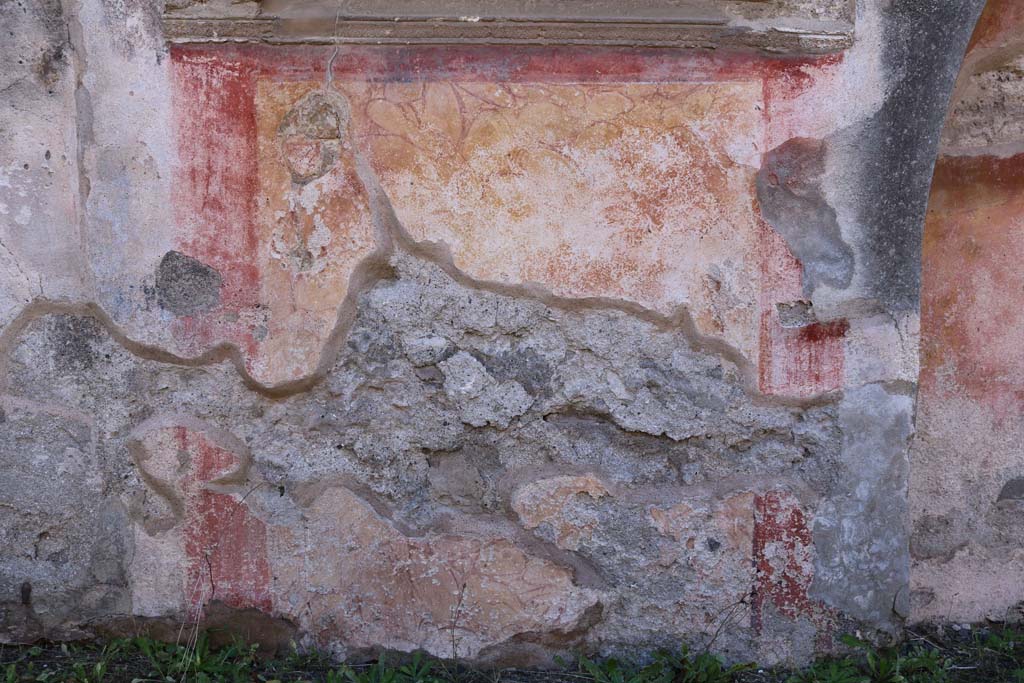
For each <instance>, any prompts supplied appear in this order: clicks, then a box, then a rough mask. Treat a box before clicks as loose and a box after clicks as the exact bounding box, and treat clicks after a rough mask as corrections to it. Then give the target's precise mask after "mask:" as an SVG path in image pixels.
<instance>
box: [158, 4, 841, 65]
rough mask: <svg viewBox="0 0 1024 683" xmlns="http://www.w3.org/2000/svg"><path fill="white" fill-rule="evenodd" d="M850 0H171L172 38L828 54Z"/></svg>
mask: <svg viewBox="0 0 1024 683" xmlns="http://www.w3.org/2000/svg"><path fill="white" fill-rule="evenodd" d="M852 14H853V13H852V11H851V7H850V2H849V0H824V1H822V2H813V3H811V2H806V0H730V1H714V0H645V1H642V2H622V1H621V0H619V1H616V0H569V1H566V0H454V1H445V0H376V1H374V0H309V1H307V2H298V1H296V0H260V1H258V2H230V1H229V0H209V1H203V0H168V2H167V6H166V10H165V12H164V15H163V24H164V32H165V35H166V36H167V38H168V40H170V41H172V42H221V41H224V42H260V43H282V44H291V43H308V44H324V43H338V44H343V43H348V44H353V43H355V44H391V45H394V44H397V45H413V44H416V45H449V44H454V45H481V44H482V45H502V44H504V45H510V44H511V45H606V46H630V47H671V48H706V49H711V48H747V49H756V50H762V51H765V52H772V53H781V54H787V53H794V54H797V53H799V54H821V53H829V52H836V51H839V50H842V49H845V48H847V47H849V46H850V44H851V43H852V38H853V23H852Z"/></svg>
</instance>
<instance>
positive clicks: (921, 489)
mask: <svg viewBox="0 0 1024 683" xmlns="http://www.w3.org/2000/svg"><path fill="white" fill-rule="evenodd" d="M1022 258H1024V7H1021V5H1020V4H1019V3H1015V2H1000V1H998V0H992V1H990V2H989V3H988V4H987V6H986V8H985V10H984V13H983V14H982V17H981V19H979V22H978V26H977V29H976V31H975V34H974V37H973V38H972V41H971V48H970V52H969V53H968V56H967V58H966V60H965V62H964V67H963V70H962V72H961V74H960V76H959V79H958V83H957V90H956V95H955V96H954V98H953V101H952V103H951V106H950V113H949V118H948V119H947V121H946V125H945V129H944V131H943V138H942V150H941V154H940V156H939V159H938V162H937V165H936V170H935V180H934V183H933V185H932V194H931V200H930V204H929V211H928V220H927V224H926V228H925V243H924V261H923V263H924V278H923V289H922V294H923V299H922V321H921V359H922V367H921V390H920V398H919V401H920V405H919V413H918V436H917V439H916V441H915V444H914V449H913V456H912V463H913V475H912V477H911V505H912V511H913V519H914V529H913V535H912V537H911V545H910V548H911V552H912V555H913V573H912V576H913V587H914V592H915V598H916V599H915V607H914V617H915V619H921V620H925V619H927V620H932V619H936V620H943V621H945V620H954V621H979V620H982V619H994V620H1002V619H1004V618H1009V619H1011V620H1017V619H1019V618H1020V604H1021V602H1022V601H1024V581H1022V579H1024V575H1022V574H1024V565H1022V554H1021V540H1022V534H1021V513H1022V509H1024V508H1021V501H1022V499H1024V493H1022V491H1024V487H1022V482H1024V459H1022V452H1021V448H1022V445H1024V414H1022V411H1021V405H1022V404H1021V397H1022V393H1021V392H1022V389H1024V356H1022V349H1024V346H1022V344H1021V339H1022V338H1024V336H1022V335H1024V315H1022V313H1021V306H1020V303H1021V296H1022V295H1021V291H1022V285H1024V278H1022V275H1021V268H1020V263H1021V259H1022Z"/></svg>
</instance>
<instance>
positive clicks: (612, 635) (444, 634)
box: [0, 0, 978, 664]
mask: <svg viewBox="0 0 1024 683" xmlns="http://www.w3.org/2000/svg"><path fill="white" fill-rule="evenodd" d="M775 4H777V5H779V8H776V9H778V12H779V14H776V15H772V14H771V8H768V9H762V10H759V12H760V13H761V14H759V15H758V16H754V15H749V16H747V15H743V16H739V18H736V19H733V20H732V21H734V22H738V23H737V24H736V25H735V26H733V28H732V29H729V30H730V31H731V30H733V29H736V30H739V28H738V27H742V30H741V31H740V33H739V35H740V36H741V38H740V40H747V38H744V37H743V36H748V34H749V35H753V36H755V37H756V36H758V35H760V34H758V33H757V30H759V29H758V26H761V24H759V22H762V21H765V20H766V19H765V17H769V18H771V17H774V19H773V20H776V21H783V23H784V22H785V21H788V19H786V17H787V16H789V15H788V14H786V13H789V12H795V13H799V12H801V11H805V10H806V9H807V8H806V3H773V5H775ZM842 5H843V3H830V4H829V8H830V9H829V12H839V9H837V8H840V9H841V6H842ZM977 5H978V3H976V2H963V3H941V7H940V4H939V3H935V4H932V3H923V4H921V5H919V6H916V7H915V8H913V9H907V8H906V7H903V8H899V7H897V8H893V7H888V4H887V3H875V2H867V1H865V2H860V3H857V5H856V6H855V7H853V6H850V8H851V14H850V16H849V19H850V20H851V21H855V25H856V28H857V31H856V34H855V35H856V39H855V40H854V41H853V42H852V43H843V44H842V46H841V47H842V50H841V51H837V52H832V53H828V54H809V53H806V52H804V53H798V54H785V55H781V56H780V55H771V54H765V53H759V52H750V51H741V50H730V51H725V52H721V53H716V52H711V51H704V50H695V49H686V50H656V49H652V48H622V47H608V46H600V47H598V46H592V45H591V46H573V47H564V46H563V47H549V46H507V45H506V46H465V45H463V46H444V47H438V46H428V45H420V46H409V47H396V46H382V47H369V46H359V45H341V46H337V47H334V46H330V45H307V44H297V45H289V46H282V45H253V44H242V45H236V44H213V43H187V44H174V45H171V46H170V47H168V46H167V45H165V42H164V37H163V36H162V34H161V32H160V31H161V29H160V24H159V21H158V17H156V15H155V14H154V13H153V10H152V8H149V7H146V6H141V5H140V6H134V5H131V4H124V5H120V4H113V3H105V2H98V1H93V0H84V1H83V2H80V3H67V4H66V5H64V6H56V5H55V6H52V7H46V8H33V9H32V10H31V11H29V10H28V9H25V8H21V7H17V8H15V6H13V5H12V6H11V8H10V9H7V10H5V11H8V12H10V13H11V16H12V17H14V16H17V17H19V18H18V21H21V22H25V26H26V27H27V29H26V33H32V34H33V35H37V34H38V35H41V36H44V37H45V36H49V38H47V40H52V42H53V43H54V46H51V47H48V48H46V49H47V50H48V51H47V52H45V54H51V53H52V54H58V53H59V55H61V57H60V58H59V59H57V61H56V62H55V61H54V58H53V57H52V56H51V57H49V58H47V59H48V60H49V61H47V62H46V63H47V64H51V65H52V64H55V63H57V64H59V65H60V68H59V69H58V68H57V67H53V68H55V69H57V70H56V71H53V73H55V74H57V75H56V76H45V75H44V78H48V79H50V80H52V81H53V83H51V84H50V85H51V86H52V92H50V91H49V90H48V91H47V94H46V96H45V98H44V96H43V95H42V94H41V93H40V92H39V91H38V90H37V89H35V88H33V86H34V85H35V84H36V82H37V81H35V80H32V79H33V78H38V76H36V75H34V72H32V71H31V69H30V67H28V66H26V68H25V70H24V71H25V75H24V76H23V77H22V81H18V82H17V83H16V84H15V85H16V86H17V87H18V88H23V89H24V92H23V93H22V94H20V95H19V98H20V99H18V100H16V101H17V102H19V106H23V107H24V106H29V105H30V104H32V103H34V102H36V101H37V100H43V101H44V102H45V104H46V107H48V109H46V111H47V112H49V111H51V110H52V112H53V113H52V115H51V117H50V120H51V122H52V123H53V125H52V126H51V129H52V130H51V129H38V130H36V131H35V132H36V133H37V138H34V139H35V140H36V142H37V144H38V145H39V147H40V148H41V149H42V148H43V147H47V150H46V153H45V154H43V155H42V158H43V162H38V160H34V161H31V162H30V161H26V162H22V163H24V164H26V165H27V166H28V168H23V167H22V166H21V165H19V164H12V165H11V166H10V167H6V168H5V169H4V170H3V173H4V174H5V175H4V176H3V183H2V188H0V189H2V190H3V191H4V192H3V194H2V196H0V201H2V202H3V205H2V206H3V208H4V211H3V212H2V213H3V215H4V216H5V217H11V222H5V223H4V224H3V229H4V230H5V232H4V233H3V246H4V249H5V251H6V253H3V252H0V258H2V259H4V260H3V261H2V263H3V264H4V267H5V270H4V271H2V272H3V277H4V278H5V280H4V282H5V283H7V282H10V285H9V287H7V291H8V292H10V293H12V294H11V296H10V297H9V298H10V299H11V301H10V303H9V305H8V304H5V306H6V308H4V309H3V318H2V320H3V322H4V323H5V327H4V329H3V332H2V335H0V393H2V397H0V405H2V406H3V412H2V413H0V415H2V416H3V419H2V420H0V432H2V438H0V458H2V462H3V466H4V468H5V470H9V471H12V472H16V473H17V476H15V477H12V478H11V479H10V480H9V481H8V482H5V483H3V484H2V485H0V506H2V507H4V509H8V510H11V511H13V513H12V514H11V515H8V516H5V518H4V521H3V522H2V524H0V532H2V534H3V536H2V538H3V541H4V543H5V547H6V548H9V550H7V551H5V554H4V556H3V557H2V558H0V610H2V612H0V614H2V620H0V623H2V629H3V630H2V631H0V633H2V635H3V637H4V638H5V639H11V640H24V639H32V638H38V637H48V638H72V637H79V636H82V635H85V634H88V633H91V632H94V631H95V630H96V629H97V628H118V627H119V624H124V623H127V622H128V621H130V620H135V623H139V621H143V622H145V621H146V620H151V621H153V622H154V623H172V622H175V621H180V620H183V619H184V620H192V621H194V620H201V619H203V618H208V619H221V618H224V615H225V614H229V615H235V616H236V618H237V621H239V622H241V621H243V620H247V623H251V622H252V620H254V619H255V620H257V621H259V620H260V619H262V620H263V621H261V622H260V624H262V627H263V629H264V631H265V632H267V633H271V634H272V635H273V636H274V637H276V638H281V637H294V638H296V639H298V640H300V641H301V642H303V643H304V644H306V645H311V646H312V645H315V646H318V647H322V648H328V649H332V650H333V651H335V652H336V653H337V654H338V655H342V656H359V655H361V654H363V653H367V652H371V651H373V650H375V649H378V648H391V649H397V650H405V651H409V650H414V649H425V650H427V651H429V652H431V653H432V654H435V655H440V656H457V657H459V658H462V659H468V660H471V661H476V662H484V663H503V662H516V663H519V664H523V663H526V664H537V663H545V662H548V661H550V657H551V655H552V654H553V653H556V652H559V651H564V650H566V649H571V648H584V649H587V650H591V651H596V652H601V653H611V652H624V651H634V650H647V649H650V648H652V647H655V646H658V645H673V644H675V643H676V642H678V640H680V639H686V640H690V641H693V642H694V643H705V644H707V643H710V644H712V646H713V648H714V649H715V650H716V651H717V652H721V653H723V654H725V655H726V656H728V657H729V658H731V659H758V660H760V661H762V662H765V663H771V662H774V661H784V660H786V661H801V660H804V659H806V658H808V657H809V656H811V655H812V654H813V653H815V652H821V651H827V650H829V649H830V648H831V647H832V646H833V643H834V639H835V637H836V636H837V635H838V634H839V633H842V632H844V631H847V630H852V629H859V630H861V631H862V632H864V633H867V634H872V633H876V634H877V633H885V632H891V631H893V630H894V629H895V628H896V627H897V626H898V625H899V623H900V622H901V620H902V619H903V618H905V617H906V615H907V614H908V607H907V603H908V600H909V591H908V590H907V586H908V581H909V576H908V571H909V556H908V553H907V538H908V530H907V525H906V519H907V513H906V501H907V496H906V486H907V483H906V482H907V476H908V468H907V448H908V443H909V440H910V438H911V436H912V434H913V413H914V392H915V382H916V378H917V365H916V355H917V346H916V330H917V321H918V316H917V295H916V291H917V289H916V288H917V279H916V277H917V276H916V273H917V272H918V265H917V261H916V259H917V254H918V251H917V250H918V245H919V239H920V224H921V219H922V216H923V206H924V201H925V196H926V195H925V191H926V188H927V184H928V178H929V176H930V163H931V159H932V158H933V157H934V152H935V148H936V141H937V130H938V127H939V124H940V122H941V120H942V115H943V113H944V111H945V100H944V96H945V94H946V93H947V92H948V90H949V89H950V88H951V87H952V82H953V78H954V76H955V74H956V70H957V68H958V66H959V60H958V59H957V56H958V54H960V53H962V50H963V46H964V44H965V43H966V40H967V36H968V35H969V30H970V26H971V24H972V21H973V17H974V14H975V13H976V12H977V9H978V7H977ZM173 9H174V8H172V11H173ZM187 9H188V8H186V10H187ZM201 9H202V8H201ZM207 9H208V8H207ZM243 9H244V7H243ZM747 9H749V8H747ZM783 10H784V12H783ZM204 11H205V9H204ZM745 11H746V10H745ZM755 14H757V13H755ZM839 16H840V15H839V14H836V15H835V16H832V15H831V14H830V15H829V17H826V18H825V19H822V20H823V21H834V20H836V17H839ZM26 17H27V18H26ZM779 17H782V19H779ZM804 19H805V20H806V21H810V19H807V18H806V17H805V18H804ZM12 20H13V19H12ZM176 21H177V20H176ZM197 21H198V19H197ZM202 21H206V19H203V20H202ZM33 22H35V23H33ZM796 23H797V24H799V25H800V26H803V27H804V28H803V29H802V30H806V26H810V25H811V24H806V23H804V24H801V23H800V22H796ZM50 25H65V26H67V27H69V28H70V30H69V32H68V36H67V37H66V40H67V44H64V43H62V41H64V40H65V37H64V36H63V35H62V34H60V32H59V31H50V32H49V33H46V32H43V31H42V29H41V28H40V27H45V26H50ZM176 25H177V24H176ZM204 25H205V24H204ZM751 27H753V28H751ZM716 30H717V29H716ZM33 32H34V33H33ZM749 32H752V33H749ZM721 35H723V36H724V35H726V33H721ZM729 35H732V34H731V33H729ZM111 36H112V37H113V39H111ZM723 40H724V38H723ZM730 40H731V38H730ZM752 40H753V39H752ZM758 40H759V39H758ZM753 44H755V45H758V46H761V45H760V44H758V43H757V42H756V40H754V43H753ZM911 44H912V45H921V46H925V47H921V48H920V49H915V50H914V51H907V50H906V48H905V46H906V45H911ZM10 49H11V50H12V52H17V51H18V50H21V51H22V52H25V53H26V54H28V53H32V51H33V50H34V47H26V48H22V47H21V46H15V47H12V48H10ZM786 49H789V50H792V49H793V48H792V46H790V47H787V48H786ZM18 54H19V55H20V53H18ZM67 55H71V56H70V57H66V56H67ZM65 57H66V63H65V61H62V60H65ZM19 58H22V60H23V61H26V60H25V59H24V58H23V57H19ZM46 73H50V71H47V72H46ZM854 91H856V92H857V93H858V97H857V98H855V99H853V100H851V99H850V98H849V93H851V92H854ZM51 95H52V96H53V97H52V98H51V97H50V96H51ZM844 99H845V101H842V100H844ZM909 121H912V122H913V124H914V125H912V126H911V125H907V124H908V122H909ZM115 123H116V125H114V124H115ZM69 131H73V132H71V134H70V135H69ZM48 136H57V137H59V141H60V143H61V144H62V145H63V147H62V148H61V149H62V150H64V151H62V152H61V153H60V155H59V157H57V156H55V155H54V150H50V149H48V147H49V146H50V143H51V142H53V140H51V139H50V137H48ZM3 141H4V144H5V145H6V146H5V147H4V148H3V149H4V151H5V154H6V153H9V154H11V158H12V159H13V158H17V160H18V161H20V156H18V157H16V155H21V154H22V153H23V152H24V153H25V154H26V155H27V154H28V152H27V151H26V150H25V149H23V145H24V143H23V142H21V141H20V140H19V142H18V144H17V145H15V144H14V143H13V142H11V141H10V140H9V139H8V138H3ZM52 146H53V147H54V149H57V148H56V145H52ZM47 155H49V156H47ZM26 158H28V156H26ZM33 159H34V157H33ZM5 163H6V162H5ZM38 163H41V164H42V166H41V167H42V169H43V172H44V173H46V174H48V175H47V176H46V177H47V178H48V180H47V183H48V184H47V185H46V188H47V189H48V191H50V190H52V193H53V195H54V196H55V197H57V198H59V199H60V200H61V202H63V204H62V203H60V202H52V203H51V205H52V206H66V207H67V211H66V212H65V214H64V215H63V216H62V220H61V221H50V222H47V223H46V224H45V227H44V228H43V229H41V230H39V231H37V232H36V233H34V234H33V233H30V232H28V231H26V230H24V229H23V228H24V227H25V226H28V225H31V224H33V220H36V219H37V218H38V212H37V209H36V208H34V205H33V204H32V201H34V197H32V196H31V194H30V193H29V192H28V191H26V189H25V188H29V189H31V188H34V187H39V185H38V182H37V181H33V180H32V178H31V177H29V176H28V175H25V174H22V171H26V172H28V171H30V170H31V171H33V172H35V170H34V169H35V164H38ZM19 168H20V169H21V170H18V169H19ZM52 243H56V244H59V245H64V244H75V245H80V248H76V249H68V250H67V251H68V252H69V253H66V254H65V253H64V252H62V251H61V252H58V253H56V254H54V253H52V252H50V251H48V250H47V249H46V247H48V246H49V245H50V244H52ZM40 254H46V258H45V259H44V258H41V257H40ZM8 266H9V267H8ZM51 274H52V275H54V277H55V278H57V276H59V278H57V279H54V280H53V282H52V283H51V280H50V276H51ZM57 282H60V283H62V284H61V285H60V287H59V288H58V287H57V284H54V283H57ZM36 283H38V292H37V291H36V288H37V284H36ZM23 290H24V291H23ZM18 297H20V299H19V298H18ZM5 301H6V300H5ZM54 472H57V473H58V477H54V476H53V474H54ZM229 619H230V617H229Z"/></svg>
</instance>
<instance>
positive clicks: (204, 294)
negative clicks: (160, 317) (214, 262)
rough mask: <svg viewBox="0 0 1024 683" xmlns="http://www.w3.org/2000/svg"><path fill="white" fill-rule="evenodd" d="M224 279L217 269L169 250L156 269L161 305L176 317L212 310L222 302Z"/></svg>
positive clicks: (158, 300)
mask: <svg viewBox="0 0 1024 683" xmlns="http://www.w3.org/2000/svg"><path fill="white" fill-rule="evenodd" d="M222 284H223V278H221V276H220V273H218V272H217V271H216V270H215V269H214V268H211V267H210V266H208V265H206V264H205V263H203V262H202V261H198V260H196V259H194V258H192V257H191V256H186V255H185V254H182V253H181V252H178V251H169V252H167V253H166V254H164V257H163V258H162V259H160V265H159V266H158V267H157V270H156V297H157V303H158V304H160V307H161V308H163V309H166V310H168V311H170V312H171V313H173V314H174V315H177V316H183V315H195V314H196V313H202V312H204V311H209V310H212V309H214V308H216V307H217V304H219V303H220V288H221V285H222Z"/></svg>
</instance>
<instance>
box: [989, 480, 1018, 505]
mask: <svg viewBox="0 0 1024 683" xmlns="http://www.w3.org/2000/svg"><path fill="white" fill-rule="evenodd" d="M1004 500H1021V501H1024V477H1014V478H1013V479H1011V480H1010V481H1008V482H1006V483H1005V484H1003V488H1002V489H1000V491H999V496H998V497H997V498H996V502H1001V501H1004Z"/></svg>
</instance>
